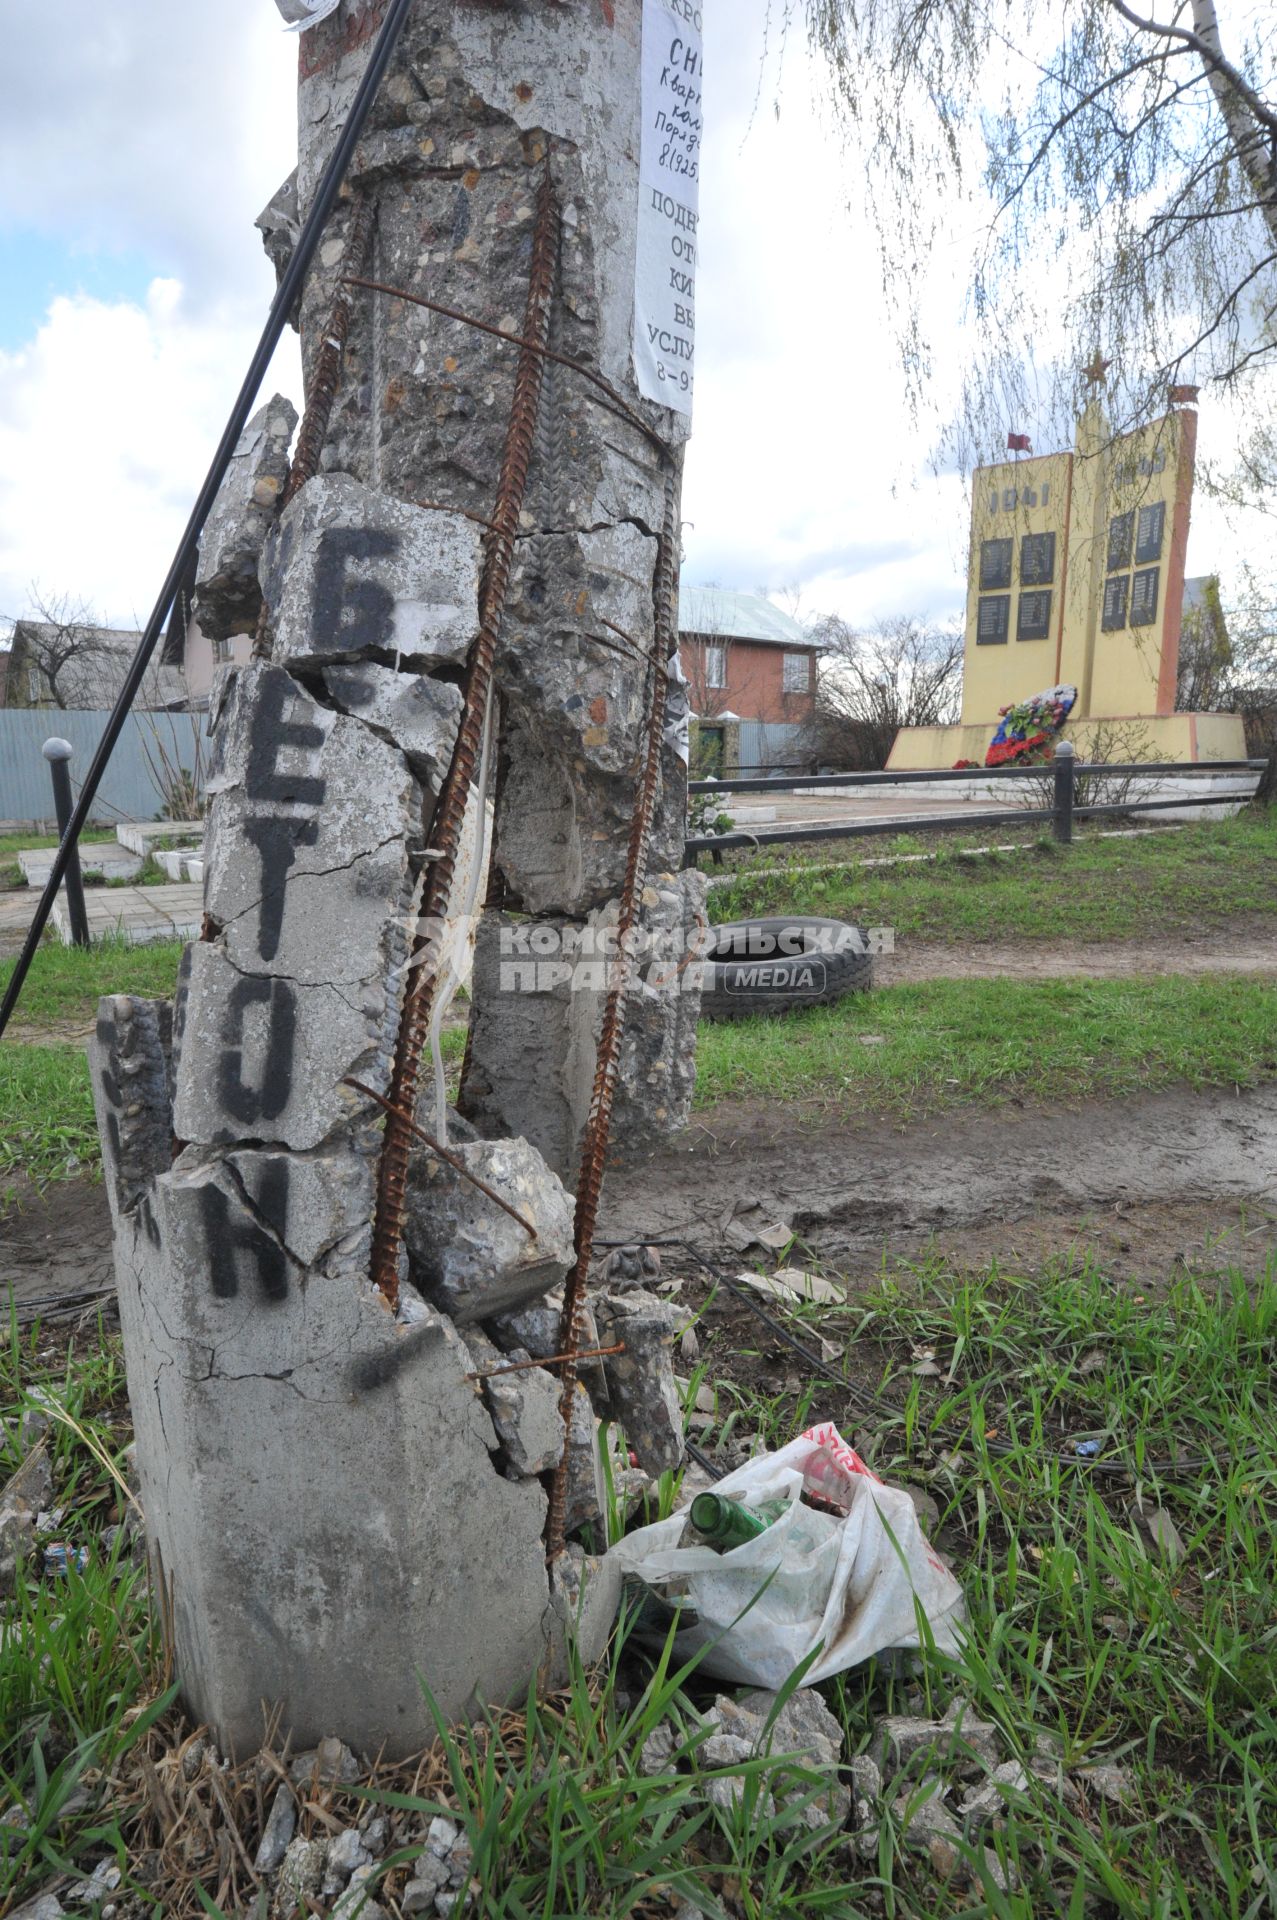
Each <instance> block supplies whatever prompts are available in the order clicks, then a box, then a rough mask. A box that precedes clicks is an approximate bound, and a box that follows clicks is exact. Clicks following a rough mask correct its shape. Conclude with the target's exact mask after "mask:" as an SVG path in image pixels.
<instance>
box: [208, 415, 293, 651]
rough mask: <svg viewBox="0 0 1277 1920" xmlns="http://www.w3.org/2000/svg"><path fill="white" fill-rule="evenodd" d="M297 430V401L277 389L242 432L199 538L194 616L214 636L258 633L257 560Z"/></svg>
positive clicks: (272, 521) (280, 494) (272, 519)
mask: <svg viewBox="0 0 1277 1920" xmlns="http://www.w3.org/2000/svg"><path fill="white" fill-rule="evenodd" d="M296 430H297V409H296V407H294V406H293V404H292V402H291V400H286V399H285V398H284V397H283V395H282V394H278V393H277V394H276V395H275V397H274V399H273V400H268V401H267V402H266V405H265V406H264V407H261V408H260V409H259V410H258V411H257V412H256V413H255V414H254V415H253V417H252V419H251V420H250V421H249V423H248V425H247V426H246V427H245V429H244V431H243V433H242V434H241V435H240V439H239V444H238V446H237V447H236V449H235V453H234V455H233V457H232V460H231V464H230V468H229V470H228V472H227V475H226V478H225V480H224V481H223V482H222V486H221V490H220V491H219V493H218V496H217V498H216V500H215V501H214V502H213V510H212V512H211V513H210V514H209V517H208V520H207V521H206V523H205V526H204V532H203V534H202V536H201V538H200V562H199V574H198V577H197V580H196V584H195V617H196V619H197V620H198V621H199V624H200V629H201V631H202V632H203V633H205V634H207V636H208V638H209V639H210V640H225V639H227V638H228V637H229V636H230V635H231V634H233V633H252V632H253V631H254V629H255V628H256V626H257V617H258V614H259V613H260V611H261V605H262V590H261V586H260V584H259V582H258V577H257V575H258V568H259V566H260V564H261V556H262V548H263V547H264V546H265V544H266V536H267V535H268V534H269V532H270V530H271V528H272V526H273V525H274V524H275V520H276V517H277V515H278V513H279V506H280V501H281V499H282V498H283V493H284V486H285V483H286V482H287V479H288V449H289V447H290V446H291V444H292V438H293V434H294V433H295V432H296Z"/></svg>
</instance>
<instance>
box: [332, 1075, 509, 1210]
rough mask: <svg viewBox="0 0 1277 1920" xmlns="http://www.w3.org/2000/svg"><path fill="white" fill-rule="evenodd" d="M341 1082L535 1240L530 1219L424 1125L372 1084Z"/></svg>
mask: <svg viewBox="0 0 1277 1920" xmlns="http://www.w3.org/2000/svg"><path fill="white" fill-rule="evenodd" d="M341 1084H342V1086H343V1087H353V1088H354V1089H355V1092H356V1093H363V1094H366V1095H367V1096H368V1098H369V1099H370V1100H375V1101H376V1103H377V1105H378V1106H379V1107H380V1108H381V1110H382V1112H383V1113H386V1114H388V1115H389V1116H390V1118H391V1119H392V1120H398V1121H400V1122H401V1123H402V1125H404V1126H405V1127H407V1128H408V1130H409V1132H410V1133H411V1134H412V1135H413V1137H414V1139H417V1140H420V1141H421V1143H422V1145H423V1146H427V1147H429V1149H430V1151H431V1153H433V1154H435V1155H436V1156H437V1158H438V1159H440V1160H443V1161H446V1162H447V1164H448V1165H449V1166H450V1167H451V1168H452V1169H453V1170H454V1172H456V1173H459V1174H460V1175H461V1178H462V1179H463V1180H468V1181H469V1182H470V1185H471V1186H472V1187H477V1188H478V1190H479V1192H480V1193H481V1194H483V1196H484V1198H485V1199H487V1200H491V1201H492V1203H493V1205H494V1206H498V1207H500V1209H501V1211H502V1213H508V1214H509V1216H510V1218H511V1219H512V1220H517V1221H518V1223H519V1225H520V1226H521V1227H522V1228H523V1231H524V1232H525V1233H526V1234H527V1235H528V1236H529V1237H530V1238H531V1239H533V1240H535V1239H536V1237H537V1230H536V1228H535V1227H534V1226H533V1224H532V1222H531V1221H530V1220H527V1219H525V1218H524V1216H523V1215H522V1214H521V1213H520V1212H519V1209H518V1208H517V1207H512V1206H511V1205H510V1202H509V1201H508V1200H506V1199H503V1198H502V1196H501V1195H500V1194H499V1193H498V1192H497V1190H496V1188H495V1187H493V1186H489V1184H488V1182H487V1181H486V1180H483V1179H481V1178H480V1177H479V1175H478V1174H477V1173H471V1171H470V1169H469V1167H468V1166H467V1165H466V1163H465V1161H464V1160H462V1159H461V1158H460V1157H459V1156H458V1155H457V1154H455V1153H453V1152H452V1150H451V1148H449V1147H445V1146H444V1145H443V1144H442V1143H441V1142H440V1141H438V1140H436V1139H435V1138H434V1137H433V1135H432V1134H429V1133H427V1132H426V1130H425V1128H424V1127H421V1126H418V1124H417V1122H416V1121H415V1120H414V1119H413V1117H412V1115H411V1114H410V1113H404V1112H402V1111H401V1110H400V1108H398V1107H395V1106H392V1105H391V1103H390V1101H389V1100H387V1098H386V1096H385V1094H383V1093H378V1092H377V1091H376V1090H375V1088H373V1087H367V1086H365V1085H364V1083H363V1081H362V1080H356V1079H355V1077H354V1075H353V1074H348V1075H347V1076H346V1078H345V1079H344V1080H343V1081H342V1083H341Z"/></svg>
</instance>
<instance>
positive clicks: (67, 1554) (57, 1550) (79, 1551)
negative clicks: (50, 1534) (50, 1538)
mask: <svg viewBox="0 0 1277 1920" xmlns="http://www.w3.org/2000/svg"><path fill="white" fill-rule="evenodd" d="M88 1564H89V1552H88V1548H87V1547H74V1548H73V1547H68V1546H67V1545H65V1543H64V1542H62V1541H60V1540H59V1541H56V1542H55V1543H54V1544H53V1546H51V1547H46V1548H45V1550H44V1570H45V1572H46V1573H47V1574H49V1575H50V1576H51V1577H52V1578H53V1579H55V1580H63V1579H65V1578H66V1576H67V1574H68V1573H69V1572H70V1571H71V1568H72V1567H74V1568H75V1570H76V1572H77V1573H83V1572H84V1570H85V1568H86V1567H87V1566H88Z"/></svg>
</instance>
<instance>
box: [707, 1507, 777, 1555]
mask: <svg viewBox="0 0 1277 1920" xmlns="http://www.w3.org/2000/svg"><path fill="white" fill-rule="evenodd" d="M788 1505H789V1502H788V1501H787V1500H769V1501H768V1502H767V1504H766V1506H762V1507H747V1506H745V1505H744V1503H743V1502H742V1501H740V1500H727V1499H724V1498H723V1496H722V1495H721V1494H718V1493H698V1494H697V1496H696V1498H695V1499H694V1500H693V1502H692V1505H691V1509H690V1518H691V1523H692V1527H693V1529H694V1531H695V1532H696V1533H698V1534H699V1535H700V1537H701V1540H702V1541H703V1542H704V1543H705V1545H706V1546H707V1547H717V1548H718V1549H719V1550H720V1552H730V1551H731V1550H732V1549H733V1548H734V1547H743V1546H744V1544H745V1542H746V1541H747V1540H756V1539H757V1538H758V1536H759V1534H760V1533H766V1531H767V1529H768V1527H770V1526H773V1525H774V1524H775V1523H776V1521H777V1520H779V1519H780V1517H781V1515H782V1514H783V1513H784V1512H785V1510H786V1508H787V1507H788Z"/></svg>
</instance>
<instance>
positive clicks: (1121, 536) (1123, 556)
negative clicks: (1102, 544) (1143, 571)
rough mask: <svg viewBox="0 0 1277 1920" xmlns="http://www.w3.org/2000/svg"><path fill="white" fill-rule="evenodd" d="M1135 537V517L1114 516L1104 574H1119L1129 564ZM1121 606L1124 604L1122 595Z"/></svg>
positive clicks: (1124, 600) (1121, 514) (1110, 528)
mask: <svg viewBox="0 0 1277 1920" xmlns="http://www.w3.org/2000/svg"><path fill="white" fill-rule="evenodd" d="M1134 537H1135V515H1134V514H1133V513H1119V514H1115V515H1114V517H1113V519H1112V520H1110V521H1109V557H1108V565H1107V567H1106V568H1105V572H1106V573H1119V572H1120V571H1121V570H1122V568H1124V567H1129V566H1130V564H1131V541H1132V540H1133V539H1134ZM1122 604H1123V606H1125V604H1126V599H1125V595H1123V601H1122Z"/></svg>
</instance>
